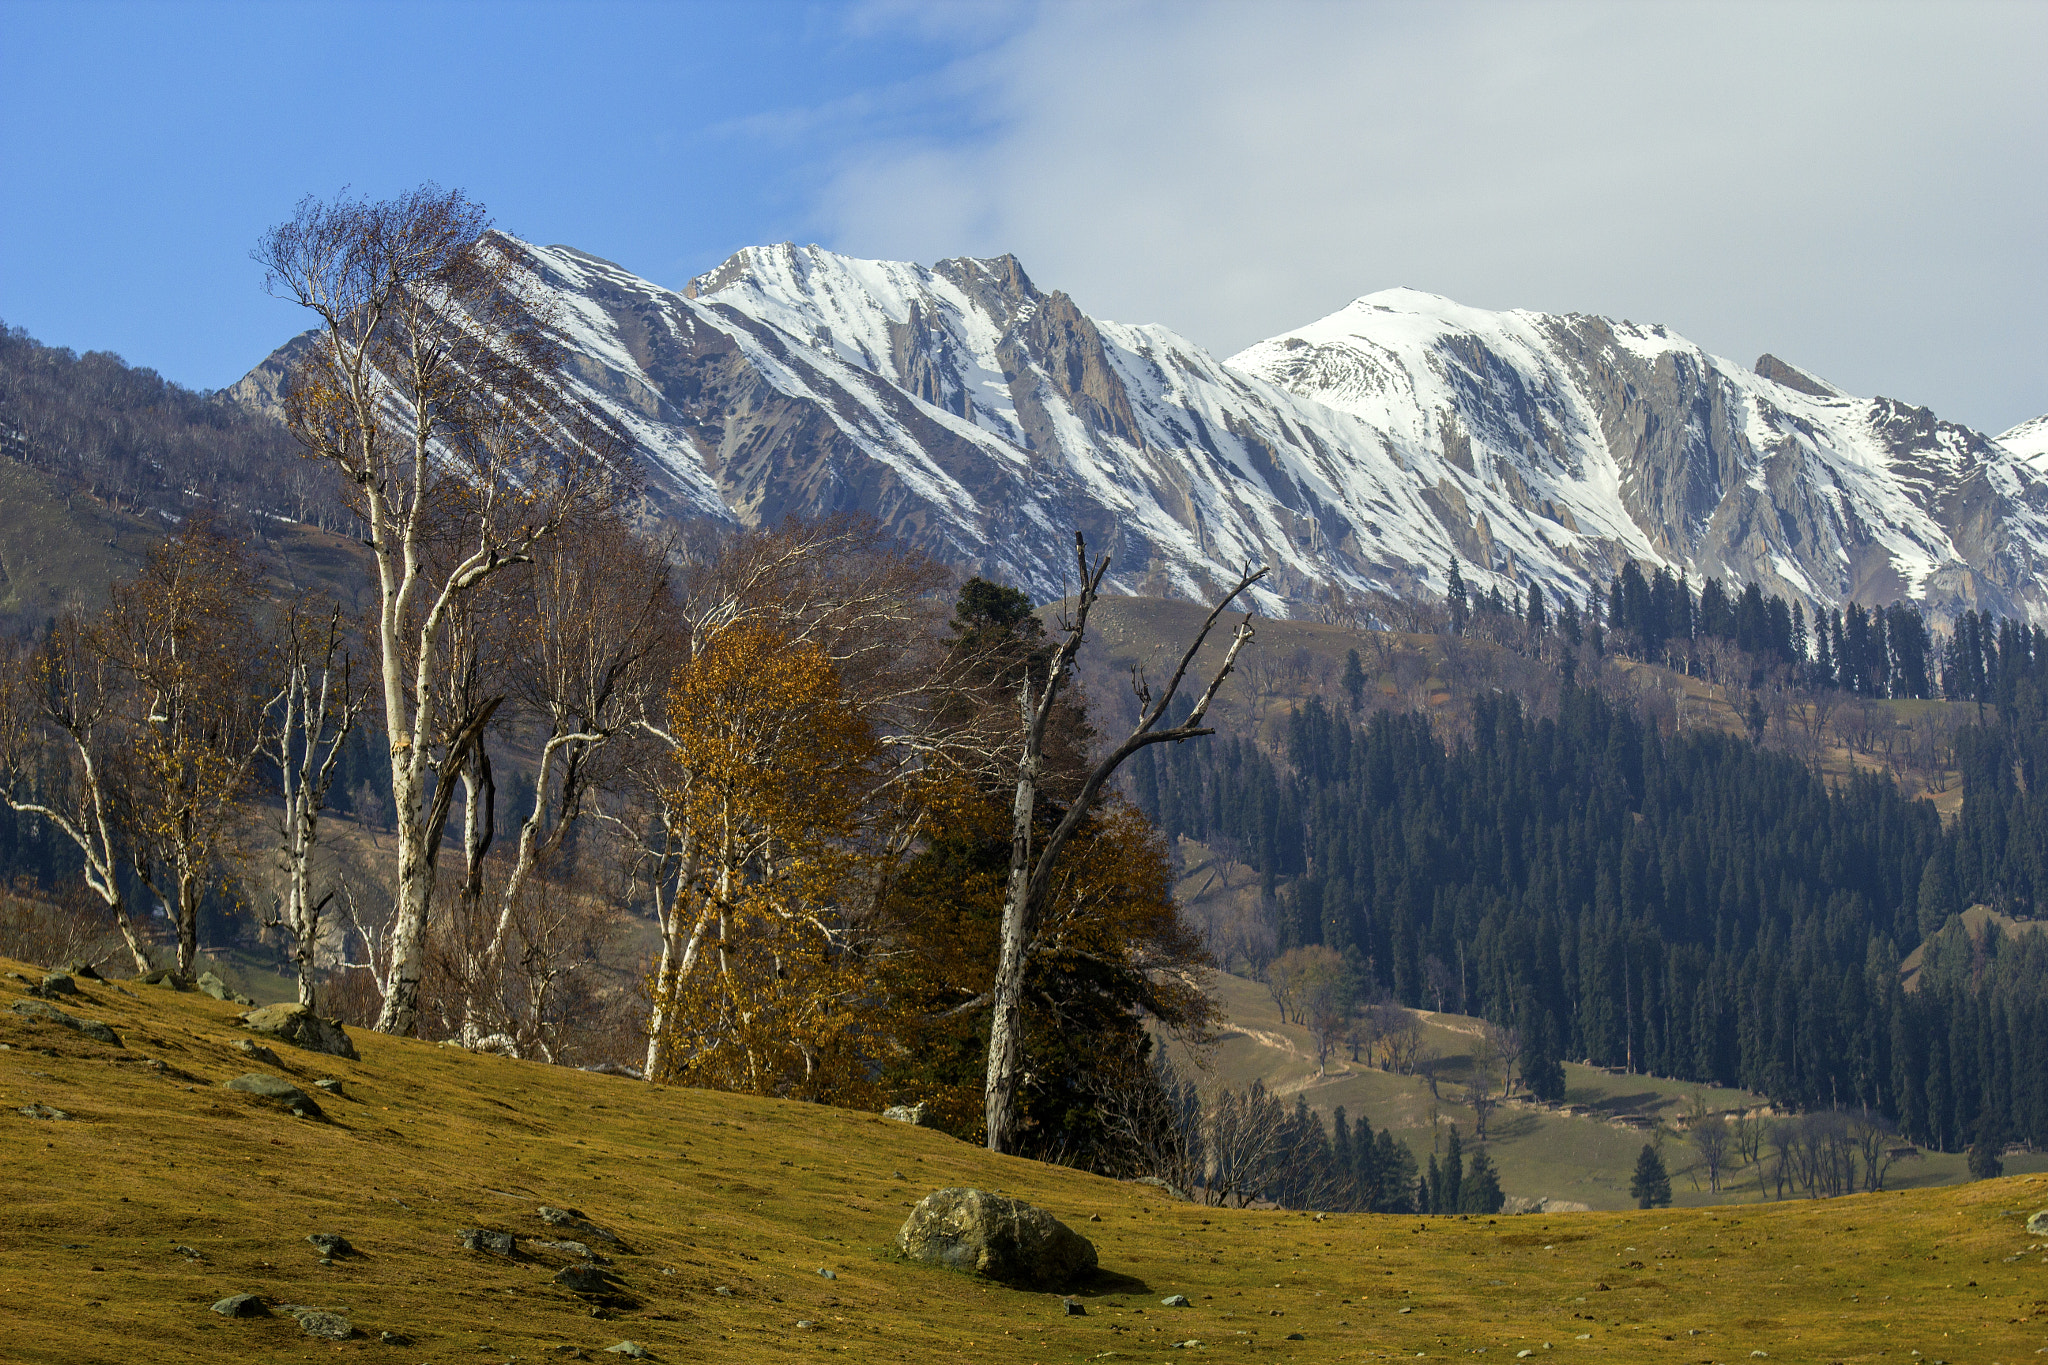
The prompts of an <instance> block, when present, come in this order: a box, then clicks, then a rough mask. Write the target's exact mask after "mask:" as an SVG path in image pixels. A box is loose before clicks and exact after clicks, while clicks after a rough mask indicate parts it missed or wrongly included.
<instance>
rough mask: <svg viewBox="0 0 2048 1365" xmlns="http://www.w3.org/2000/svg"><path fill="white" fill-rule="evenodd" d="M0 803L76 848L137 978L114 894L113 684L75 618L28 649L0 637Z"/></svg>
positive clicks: (118, 852) (123, 902)
mask: <svg viewBox="0 0 2048 1365" xmlns="http://www.w3.org/2000/svg"><path fill="white" fill-rule="evenodd" d="M0 649H6V650H7V651H8V652H7V654H6V655H5V656H4V658H0V799H5V801H6V802H7V806H8V809H10V810H12V811H15V812H16V813H18V814H22V815H35V816H40V817H41V818H43V819H45V820H48V821H49V822H50V823H51V824H52V825H54V826H56V828H57V829H58V830H59V831H60V832H61V833H62V834H63V835H64V837H65V838H67V839H69V840H70V841H71V842H72V843H73V844H74V845H75V846H76V847H77V849H78V852H79V856H80V857H81V858H82V859H83V860H84V863H85V884H86V887H87V888H88V889H89V890H90V891H91V892H92V894H93V895H95V896H97V897H98V898H99V900H100V903H101V904H102V905H104V906H106V908H107V913H108V914H109V915H110V916H111V917H112V919H113V921H114V924H115V927H117V928H118V929H119V930H120V931H121V938H122V941H123V942H124V943H126V944H127V947H128V955H129V957H130V958H131V959H132V960H133V961H134V963H135V970H136V972H137V974H138V975H139V974H141V973H144V972H147V971H149V970H150V961H149V949H148V945H147V942H146V940H145V938H144V936H143V932H142V926H141V925H139V924H137V923H136V921H135V917H134V915H133V914H132V913H131V912H130V910H129V906H128V900H127V896H126V894H125V893H124V892H123V890H122V886H121V876H120V863H121V861H122V859H123V857H124V850H123V847H122V844H121V842H120V838H119V820H118V813H117V811H116V810H115V808H114V806H115V800H116V798H117V796H118V794H119V786H120V778H119V774H118V772H117V770H116V765H117V763H118V762H119V759H120V757H121V756H122V754H123V752H124V746H123V744H122V743H121V736H120V729H119V726H118V725H117V723H116V719H115V715H114V710H115V706H116V704H117V701H118V696H117V693H118V690H119V689H120V687H121V686H122V685H123V682H122V680H121V679H120V678H119V677H118V676H117V675H116V673H115V670H114V668H113V666H112V665H111V664H110V663H109V662H108V661H107V660H106V659H105V658H104V657H103V656H102V655H101V654H100V653H99V651H98V650H97V649H95V648H93V647H92V645H91V644H90V643H89V641H88V639H87V632H86V627H85V624H84V622H82V621H81V620H80V619H79V618H78V617H76V616H73V615H69V614H67V615H64V616H60V617H59V618H57V620H56V622H55V623H54V624H53V625H52V626H51V628H50V631H49V633H48V634H47V635H46V636H44V638H43V640H42V642H41V643H40V644H39V645H37V646H36V647H35V648H33V649H30V648H28V647H27V646H26V645H23V644H19V643H16V642H14V641H11V640H10V641H0Z"/></svg>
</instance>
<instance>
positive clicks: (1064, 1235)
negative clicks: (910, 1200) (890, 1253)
mask: <svg viewBox="0 0 2048 1365" xmlns="http://www.w3.org/2000/svg"><path fill="white" fill-rule="evenodd" d="M896 1248H897V1250H899V1251H901V1252H902V1253H903V1254H904V1255H905V1256H907V1257H909V1258H910V1259H911V1260H913V1261H923V1262H926V1263H927V1264H931V1265H941V1266H945V1267H947V1268H948V1269H951V1270H965V1271H969V1272H971V1273H973V1274H976V1275H981V1276H984V1277H986V1278H988V1279H991V1280H996V1281H998V1282H1000V1283H1002V1284H1009V1285H1018V1286H1022V1287H1026V1288H1032V1289H1052V1288H1057V1287H1058V1286H1060V1285H1064V1284H1067V1283H1069V1282H1071V1281H1073V1280H1075V1279H1078V1278H1080V1277H1082V1276H1085V1275H1088V1274H1090V1273H1092V1272H1093V1271H1094V1269H1095V1245H1094V1243H1092V1242H1090V1241H1089V1240H1088V1239H1087V1238H1086V1237H1083V1236H1082V1235H1081V1234H1080V1233H1078V1232H1075V1231H1074V1230H1073V1229H1072V1228H1070V1227H1068V1226H1067V1225H1066V1224H1065V1223H1062V1222H1061V1221H1060V1220H1059V1219H1057V1218H1055V1217H1053V1216H1052V1215H1051V1214H1049V1213H1047V1212H1046V1211H1045V1210H1044V1209H1040V1208H1034V1207H1032V1206H1031V1205H1030V1204H1027V1203H1025V1202H1024V1201H1023V1200H1021V1199H1011V1198H1008V1197H1006V1196H1004V1195H1000V1194H990V1193H988V1192H987V1191H986V1190H970V1189H960V1188H952V1189H944V1190H934V1191H933V1192H932V1193H930V1194H928V1195H926V1196H925V1197H924V1198H923V1199H922V1200H920V1201H919V1202H918V1205H917V1207H916V1208H914V1209H912V1210H911V1211H910V1217H909V1218H908V1219H906V1220H905V1221H904V1224H903V1229H902V1231H900V1232H898V1233H897V1234H896Z"/></svg>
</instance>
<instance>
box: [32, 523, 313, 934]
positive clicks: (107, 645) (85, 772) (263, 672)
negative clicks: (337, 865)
mask: <svg viewBox="0 0 2048 1365" xmlns="http://www.w3.org/2000/svg"><path fill="white" fill-rule="evenodd" d="M255 596H256V593H255V575H254V572H253V569H252V567H251V566H250V564H249V562H248V560H247V558H246V557H245V556H244V555H243V553H242V551H241V549H240V546H239V544H238V543H237V542H236V541H234V540H233V539H231V538H229V537H226V536H224V535H222V534H220V533H218V532H217V531H215V530H214V529H213V527H212V526H211V525H209V524H208V523H206V522H203V521H195V522H191V523H188V524H187V525H186V527H185V528H184V530H183V531H181V532H180V534H178V535H176V536H174V537H172V538H171V539H170V540H168V541H166V542H164V543H163V544H161V545H159V546H158V547H157V548H156V549H155V550H154V551H153V552H152V553H151V554H150V556H149V558H148V561H147V563H146V565H145V567H144V569H143V572H142V573H141V575H140V576H139V577H138V578H136V579H135V580H133V581H131V582H126V583H121V584H117V585H116V586H115V589H114V592H113V600H112V601H111V602H110V603H109V605H108V606H107V607H106V608H105V609H104V610H103V611H100V612H98V613H95V614H91V615H85V614H79V613H68V614H66V615H64V616H62V617H60V618H58V619H57V620H56V621H55V622H54V623H52V625H51V626H50V628H49V629H48V630H47V631H46V632H45V633H44V635H43V637H42V638H41V640H39V641H37V642H34V643H33V644H31V643H29V642H25V641H14V642H11V643H10V644H9V645H8V646H7V647H6V652H5V654H4V656H0V800H4V801H5V802H6V804H7V805H8V807H9V808H10V809H12V810H13V811H15V812H16V813H18V814H22V815H29V816H35V817H39V818H41V819H43V820H45V821H47V822H48V823H49V824H50V825H51V826H53V827H55V828H56V829H57V830H59V831H61V833H62V835H63V836H64V837H65V838H66V839H67V840H69V841H70V843H71V844H72V845H73V846H74V847H75V848H76V850H77V852H78V855H79V857H80V859H81V861H82V863H83V866H84V882H85V885H86V887H87V889H88V890H89V891H90V892H91V894H92V895H93V896H94V897H96V898H97V899H98V901H99V902H100V904H101V905H102V906H103V907H104V910H105V913H106V915H107V917H108V918H110V919H111V920H112V922H113V923H114V925H115V926H116V927H117V929H118V930H119V932H120V934H121V936H122V938H123V940H124V941H125V944H126V947H127V950H128V952H129V954H130V956H131V957H132V959H133V961H134V963H135V966H136V968H137V969H138V970H140V971H147V970H149V969H151V967H152V966H153V964H152V963H151V961H150V959H149V954H148V943H147V940H148V937H149V935H148V933H147V930H146V926H145V921H146V919H147V918H148V917H149V915H148V912H147V911H144V912H143V913H142V914H140V915H138V912H137V907H136V906H135V905H134V904H133V903H132V902H133V895H132V890H133V889H135V888H139V889H141V890H143V891H144V892H146V894H147V896H148V898H149V900H150V901H151V902H153V909H154V911H155V912H156V913H157V914H160V915H161V916H162V917H163V918H164V919H165V920H167V921H168V922H169V924H170V926H171V928H172V932H173V937H174V940H175V943H176V950H175V951H176V957H175V966H176V968H177V970H179V971H180V972H189V971H190V970H191V967H192V962H193V957H194V954H195V952H196V951H197V946H198V935H199V918H200V909H201V903H202V900H203V899H204V897H205V896H206V894H207V893H208V891H209V890H211V889H214V888H216V887H218V886H219V885H220V884H221V882H222V880H223V878H224V877H225V875H226V874H227V872H228V871H229V867H230V864H231V862H232V861H233V859H234V857H235V856H236V855H237V854H238V853H239V852H240V850H241V847H242V845H241V841H240V831H239V829H238V828H237V821H238V818H239V816H240V815H241V813H242V812H243V811H244V810H245V809H246V797H247V796H248V794H249V792H250V791H251V790H252V788H253V786H254V781H255V777H256V772H257V767H258V762H259V759H260V758H261V757H262V756H263V754H264V753H265V750H266V748H267V747H268V746H269V745H270V744H271V743H272V742H273V740H275V739H276V737H277V736H278V734H279V729H280V725H281V724H282V708H283V707H284V705H285V699H284V696H283V693H282V691H281V689H278V688H277V687H275V686H274V684H275V683H276V682H277V677H276V673H275V669H274V668H273V667H272V665H273V662H274V660H275V657H276V650H275V648H274V642H273V641H271V640H270V639H269V638H267V636H266V633H265V631H264V629H263V628H262V627H261V626H260V625H259V623H258V622H257V621H256V620H255V619H254V618H253V615H252V610H251V606H252V603H253V601H254V599H255ZM309 837H310V835H309Z"/></svg>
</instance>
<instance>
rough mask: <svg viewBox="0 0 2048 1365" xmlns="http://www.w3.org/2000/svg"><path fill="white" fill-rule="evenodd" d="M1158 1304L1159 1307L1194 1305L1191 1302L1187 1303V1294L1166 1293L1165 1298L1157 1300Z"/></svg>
mask: <svg viewBox="0 0 2048 1365" xmlns="http://www.w3.org/2000/svg"><path fill="white" fill-rule="evenodd" d="M1159 1306H1160V1307H1162V1308H1192V1307H1194V1305H1193V1304H1191V1303H1189V1302H1188V1296H1187V1295H1185V1294H1168V1295H1167V1296H1166V1297H1165V1298H1163V1299H1161V1300H1160V1301H1159Z"/></svg>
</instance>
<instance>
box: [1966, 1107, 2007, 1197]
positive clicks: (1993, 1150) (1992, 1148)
mask: <svg viewBox="0 0 2048 1365" xmlns="http://www.w3.org/2000/svg"><path fill="white" fill-rule="evenodd" d="M2004 1150H2005V1130H2004V1125H2002V1124H2001V1123H1999V1122H1998V1119H1997V1116H1996V1115H1994V1114H1991V1113H1986V1114H1985V1115H1984V1117H1983V1118H1981V1119H1979V1120H1978V1122H1977V1140H1976V1141H1975V1142H1973V1143H1971V1144H1970V1179H1972V1180H1996V1179H1998V1177H2000V1176H2002V1175H2004V1174H2005V1162H2004V1160H2003V1159H2002V1158H2001V1155H2000V1154H2001V1153H2002V1152H2004Z"/></svg>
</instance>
